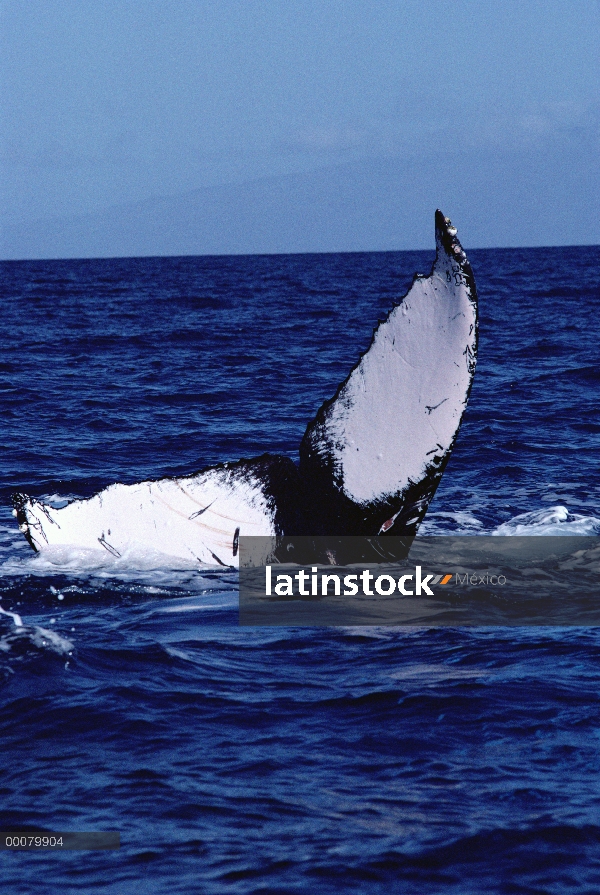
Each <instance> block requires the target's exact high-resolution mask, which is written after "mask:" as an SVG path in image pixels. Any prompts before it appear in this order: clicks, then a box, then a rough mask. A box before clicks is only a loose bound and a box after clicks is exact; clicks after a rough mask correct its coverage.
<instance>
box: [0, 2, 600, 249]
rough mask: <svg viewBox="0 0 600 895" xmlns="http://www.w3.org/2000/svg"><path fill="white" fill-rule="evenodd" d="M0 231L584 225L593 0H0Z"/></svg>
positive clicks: (73, 243) (7, 244)
mask: <svg viewBox="0 0 600 895" xmlns="http://www.w3.org/2000/svg"><path fill="white" fill-rule="evenodd" d="M0 124H1V134H2V136H1V138H0V218H1V224H2V230H1V239H0V255H1V256H2V257H4V258H18V257H61V256H63V257H73V256H75V257H79V256H95V255H112V254H142V255H144V254H203V253H228V252H240V251H241V252H265V251H266V252H269V251H356V250H361V249H364V250H389V249H413V248H428V247H430V246H431V244H432V226H433V223H432V222H433V212H434V211H435V207H436V206H437V205H438V204H439V205H440V207H442V204H441V203H442V202H443V203H444V206H443V210H444V211H445V213H447V214H449V215H450V216H451V217H452V218H453V219H454V221H455V223H456V224H457V226H458V227H459V234H460V236H461V238H462V239H463V242H464V243H465V244H468V245H472V246H493V245H557V244H558V245H560V244H581V243H587V244H590V243H592V244H596V243H600V226H599V221H600V202H599V198H600V190H599V185H600V165H599V162H598V159H599V158H600V152H599V150H600V3H599V2H598V0H569V3H566V2H564V0H561V2H555V0H544V2H539V0H527V2H526V3H523V2H521V0H503V2H502V3H498V2H497V0H494V2H490V0H454V2H452V3H448V2H447V0H394V2H388V0H301V2H298V0H218V2H215V0H210V2H205V0H142V2H140V0H111V2H106V0H95V2H93V3H90V2H86V0H27V2H23V0H19V2H11V0H0Z"/></svg>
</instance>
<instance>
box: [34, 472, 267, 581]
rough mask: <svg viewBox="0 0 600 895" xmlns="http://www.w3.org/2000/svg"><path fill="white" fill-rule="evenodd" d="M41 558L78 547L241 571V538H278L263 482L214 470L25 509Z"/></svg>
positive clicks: (107, 490) (118, 555) (116, 486)
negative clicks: (49, 552) (63, 504)
mask: <svg viewBox="0 0 600 895" xmlns="http://www.w3.org/2000/svg"><path fill="white" fill-rule="evenodd" d="M21 510H22V512H24V514H25V517H26V520H27V521H26V522H24V523H23V524H22V526H21V528H22V530H23V529H25V530H26V529H28V532H29V537H30V538H31V541H32V542H33V545H34V546H35V548H36V549H37V550H38V551H42V550H44V549H45V548H47V547H50V546H52V547H56V546H67V545H77V546H78V547H81V548H86V549H96V550H97V549H102V550H105V551H106V552H107V553H109V554H111V555H112V556H114V557H115V558H117V557H120V556H123V555H124V554H127V555H129V556H131V555H135V554H136V552H139V551H142V550H143V551H153V552H156V553H159V554H164V555H167V556H172V557H178V558H180V559H184V560H187V561H192V562H193V561H194V560H195V561H196V562H197V563H199V564H200V565H207V566H237V564H238V542H239V536H240V533H243V534H244V535H266V536H271V535H273V534H274V533H275V530H274V525H273V512H272V511H271V510H270V509H269V506H268V504H267V501H266V500H265V497H264V495H263V492H262V490H261V483H260V482H259V481H252V479H251V478H249V477H247V478H246V481H244V482H240V481H239V479H232V477H231V476H230V475H228V473H227V471H226V470H222V469H219V470H208V471H207V472H205V473H201V474H199V475H197V476H193V477H190V478H184V479H163V480H162V481H158V482H141V483H140V484H137V485H118V484H117V485H111V486H110V487H109V488H107V489H106V490H105V491H102V492H101V493H100V494H97V495H96V496H95V497H91V498H90V499H89V500H75V501H73V503H70V504H68V506H66V507H62V508H61V509H54V508H52V507H50V506H48V505H47V504H43V503H40V502H39V501H37V500H34V499H29V500H28V501H27V502H26V503H24V504H23V505H22V507H21Z"/></svg>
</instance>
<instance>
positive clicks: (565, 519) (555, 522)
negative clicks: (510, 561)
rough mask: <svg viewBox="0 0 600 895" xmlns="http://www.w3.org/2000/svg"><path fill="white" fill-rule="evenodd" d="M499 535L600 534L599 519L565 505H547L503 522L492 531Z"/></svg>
mask: <svg viewBox="0 0 600 895" xmlns="http://www.w3.org/2000/svg"><path fill="white" fill-rule="evenodd" d="M490 534H492V535H499V536H504V537H506V536H513V537H514V536H524V535H525V536H528V535H536V536H538V537H539V536H540V535H565V536H569V535H571V536H572V535H592V536H593V535H600V519H598V518H597V517H596V516H582V515H580V514H579V513H570V512H569V510H568V509H567V508H566V507H563V506H555V507H547V508H545V509H543V510H534V511H533V512H531V513H522V514H521V515H519V516H515V517H514V518H513V519H509V521H508V522H503V523H502V525H499V526H498V527H497V528H495V529H494V530H493V531H492V532H490Z"/></svg>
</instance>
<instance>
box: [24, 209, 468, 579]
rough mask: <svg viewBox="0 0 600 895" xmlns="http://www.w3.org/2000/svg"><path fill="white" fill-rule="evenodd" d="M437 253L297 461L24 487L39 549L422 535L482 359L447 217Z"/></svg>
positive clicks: (192, 557) (310, 432)
mask: <svg viewBox="0 0 600 895" xmlns="http://www.w3.org/2000/svg"><path fill="white" fill-rule="evenodd" d="M435 226H436V247H437V251H436V259H435V262H434V264H433V268H432V270H431V273H430V274H429V275H428V276H419V275H416V276H415V278H414V280H413V283H412V286H411V288H410V289H409V291H408V292H407V294H406V295H405V296H404V298H403V299H402V300H401V301H400V303H399V304H398V305H396V306H395V307H394V308H393V309H392V311H391V312H390V314H389V315H388V317H387V318H386V320H384V321H383V322H382V323H380V324H379V326H378V327H377V328H376V329H375V331H374V333H373V340H372V342H371V345H370V347H369V349H368V350H367V351H366V352H365V354H364V355H363V356H362V357H361V358H360V360H359V362H358V364H357V365H356V366H355V367H354V369H353V370H352V371H351V372H350V374H349V375H348V377H347V379H345V381H344V382H343V383H342V384H341V385H340V386H339V388H338V389H337V392H336V394H335V395H334V396H333V398H331V400H329V401H326V402H325V403H324V404H323V406H322V407H321V408H320V410H319V411H318V412H317V414H316V416H315V418H314V420H313V421H312V422H311V423H310V424H309V426H308V428H307V430H306V433H305V435H304V438H303V439H302V443H301V445H300V465H299V467H296V466H295V464H294V463H292V461H291V460H289V458H286V457H277V456H272V455H268V454H265V455H263V456H262V457H258V458H255V459H253V460H240V461H237V462H236V463H224V464H220V465H218V466H215V467H211V468H210V469H206V470H204V471H202V472H200V473H198V474H197V475H193V476H189V477H186V478H179V479H162V480H160V481H152V482H141V483H140V484H137V485H120V484H116V485H111V486H110V487H109V488H106V489H105V490H104V491H102V492H101V493H100V494H97V495H95V496H94V497H92V498H89V499H88V500H76V501H73V502H71V503H70V504H68V505H67V506H65V507H63V508H61V509H55V508H53V507H51V506H48V505H45V504H43V503H41V502H40V501H37V500H35V499H34V498H31V497H28V496H27V495H25V494H21V493H19V494H15V495H14V497H13V503H14V510H13V512H14V513H15V515H16V516H17V521H18V523H19V527H20V529H21V531H22V532H23V534H24V535H25V537H26V538H27V540H28V542H29V544H30V545H31V547H33V549H34V550H37V551H39V550H45V549H47V548H48V547H52V546H58V545H71V546H76V547H83V548H94V549H96V550H98V549H101V550H105V551H106V552H108V553H109V554H111V555H112V556H114V557H123V556H131V554H132V553H135V552H136V551H137V550H140V549H142V550H143V549H151V550H154V551H157V552H160V553H163V554H167V555H169V556H174V557H178V558H182V559H186V560H188V561H191V562H195V563H200V564H202V565H225V566H232V565H237V564H238V558H237V557H238V542H239V536H240V534H243V535H266V536H273V535H275V536H279V535H287V534H291V535H297V534H309V535H314V536H320V535H334V536H337V535H377V534H386V533H390V534H394V535H395V534H400V535H413V534H415V533H416V531H417V529H418V527H419V524H420V522H421V520H422V518H423V516H424V515H425V512H426V510H427V507H428V506H429V503H430V501H431V499H432V497H433V495H434V493H435V490H436V488H437V486H438V484H439V481H440V478H441V476H442V473H443V471H444V468H445V466H446V464H447V462H448V459H449V456H450V452H451V450H452V447H453V444H454V441H455V439H456V435H457V433H458V429H459V426H460V423H461V419H462V415H463V413H464V410H465V407H466V405H467V400H468V397H469V393H470V390H471V384H472V381H473V375H474V372H475V360H476V355H477V293H476V288H475V281H474V278H473V272H472V270H471V266H470V264H469V262H468V260H467V257H466V255H465V252H464V250H463V248H462V246H461V245H460V242H459V241H458V239H457V237H456V230H455V228H454V227H453V226H452V224H451V222H450V221H449V220H448V218H445V217H444V215H443V214H442V213H441V212H440V211H436V215H435Z"/></svg>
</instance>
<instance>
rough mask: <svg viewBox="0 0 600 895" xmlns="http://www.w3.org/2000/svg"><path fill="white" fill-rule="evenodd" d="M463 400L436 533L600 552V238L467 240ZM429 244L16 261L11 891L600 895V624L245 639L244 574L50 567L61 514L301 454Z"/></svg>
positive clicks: (6, 663)
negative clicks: (48, 515)
mask: <svg viewBox="0 0 600 895" xmlns="http://www.w3.org/2000/svg"><path fill="white" fill-rule="evenodd" d="M467 252H468V255H469V259H470V261H471V263H472V266H473V270H474V273H475V278H476V281H477V286H478V291H479V299H480V343H479V359H478V368H477V372H476V375H475V382H474V386H473V390H472V393H471V397H470V400H469V405H468V408H467V412H466V414H465V418H464V421H463V425H462V428H461V431H460V434H459V436H458V440H457V443H456V446H455V449H454V452H453V455H452V457H451V459H450V462H449V464H448V467H447V469H446V471H445V473H444V476H443V479H442V482H441V485H440V487H439V489H438V492H437V494H436V496H435V498H434V501H433V502H432V504H431V507H430V510H429V512H428V514H427V516H426V518H425V522H424V524H423V526H422V529H421V531H422V533H425V534H444V535H445V534H453V535H454V534H491V533H494V532H496V533H500V534H506V535H511V534H512V535H514V534H538V535H542V534H595V535H597V534H600V479H599V476H598V469H599V462H600V461H599V456H600V451H599V448H600V405H599V402H598V391H599V388H600V350H599V344H600V341H599V335H600V330H599V326H598V321H597V316H598V312H599V310H600V248H599V247H594V246H590V247H567V248H551V249H548V248H537V249H531V248H527V249H494V250H475V251H469V250H468V247H467ZM432 260H433V254H432V253H431V252H385V253H383V252H382V253H353V254H327V255H277V256H244V257H182V258H126V259H117V260H81V261H23V262H3V263H2V264H1V265H0V288H1V291H2V329H1V332H0V339H1V340H2V350H1V352H0V412H1V419H2V427H1V430H0V431H1V434H0V438H1V446H2V449H1V452H0V465H1V476H0V574H1V577H0V598H1V602H0V607H1V608H2V610H3V612H4V613H7V614H1V615H0V681H1V683H2V688H1V692H0V748H1V761H0V825H1V829H2V830H5V831H16V830H19V831H35V830H46V831H118V832H119V833H120V842H121V846H120V849H119V850H114V851H64V852H49V851H43V852H34V851H16V852H15V851H13V852H8V851H4V852H2V854H1V855H0V891H2V892H3V893H10V895H12V893H15V895H29V893H39V892H44V893H50V892H52V893H53V892H61V893H65V895H71V893H73V895H74V893H78V895H79V893H82V892H85V893H88V892H90V893H91V892H103V893H111V895H133V893H149V895H150V893H169V895H179V893H182V895H183V893H186V895H188V893H192V892H194V893H195V892H201V893H211V895H212V893H215V895H222V893H223V895H224V893H231V895H234V893H235V895H237V893H240V895H242V893H243V895H247V893H265V895H266V893H290V895H291V893H315V892H318V893H320V895H326V893H333V892H336V893H337V892H342V893H347V892H358V893H368V895H370V893H402V895H413V893H414V895H417V893H418V895H437V893H442V892H443V893H452V895H454V893H456V895H471V893H486V895H492V893H506V895H520V893H523V895H525V893H527V895H533V893H535V895H541V893H553V895H554V893H556V895H558V893H573V892H577V893H596V892H598V891H600V695H599V694H600V631H599V629H598V628H595V627H588V628H583V627H575V628H574V627H570V628H558V627H554V628H552V627H528V628H519V627H517V628H499V627H496V628H494V627H481V628H409V629H398V628H385V627H354V628H352V627H345V628H338V627H333V628H299V627H298V628H269V627H254V628H243V627H239V626H238V597H237V584H238V579H237V573H236V572H234V571H231V570H220V571H219V570H212V569H210V570H206V569H205V570H200V569H191V568H185V567H181V566H178V565H177V563H173V564H170V565H168V566H167V567H165V566H164V565H163V566H161V565H157V563H156V561H155V558H153V557H152V556H148V557H147V558H146V559H144V557H141V558H140V561H139V563H137V566H136V567H135V568H134V567H131V565H130V564H127V563H125V562H122V561H121V562H120V561H119V560H118V559H115V558H113V557H111V556H110V555H109V554H106V556H104V557H100V558H96V559H95V560H93V561H92V560H91V559H90V557H89V555H87V556H86V555H83V554H82V553H80V552H78V551H77V550H65V551H63V553H62V554H61V555H60V556H54V557H53V561H52V562H50V561H49V560H47V559H44V558H43V557H42V556H36V555H34V554H33V552H32V551H31V549H30V548H29V546H28V544H27V543H26V542H25V539H24V538H23V536H22V535H21V534H20V532H19V531H18V528H17V525H16V521H15V519H14V518H13V516H12V514H11V506H12V505H11V495H12V493H13V492H15V491H22V492H26V493H28V494H31V495H33V496H35V497H38V498H42V499H45V500H48V501H50V502H55V503H56V502H59V501H60V500H66V499H71V498H75V497H87V496H90V495H92V494H94V493H95V492H97V491H98V490H100V489H101V488H103V487H105V486H107V485H109V484H111V483H113V482H117V481H118V482H125V483H133V482H136V481H141V480H143V479H148V478H161V477H164V476H172V475H184V474H185V475H187V474H190V473H193V472H195V471H197V470H199V469H201V468H202V467H204V466H206V465H209V464H213V463H217V462H221V461H225V460H235V459H238V458H240V457H252V456H256V455H258V454H261V453H263V452H265V451H269V452H273V453H282V454H285V455H287V456H289V457H292V458H296V457H297V450H298V446H299V443H300V439H301V437H302V434H303V432H304V429H305V427H306V425H307V423H308V422H309V420H310V419H312V417H313V416H314V414H315V412H316V410H317V409H318V407H319V406H320V405H321V403H322V402H323V400H324V399H326V398H329V397H331V395H332V394H333V393H334V391H335V389H336V387H337V385H338V384H339V383H340V382H341V381H342V379H344V378H345V376H346V375H347V373H348V372H349V370H350V369H351V367H352V366H353V365H354V364H355V363H356V361H357V360H358V358H359V356H360V354H361V353H362V352H363V351H364V350H365V349H366V348H367V347H368V345H369V343H370V340H371V335H372V331H373V328H374V326H375V325H376V324H377V321H378V320H380V319H382V318H383V317H384V316H385V315H386V314H387V313H388V311H389V310H390V308H391V307H392V306H393V304H394V303H395V302H397V301H398V300H399V299H400V297H401V296H402V295H403V294H404V293H405V291H406V290H407V288H408V287H409V285H410V282H411V280H412V275H413V273H415V272H416V271H418V272H421V273H427V272H428V271H429V269H430V267H431V263H432Z"/></svg>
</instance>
